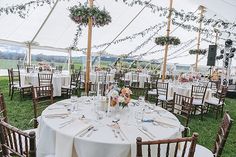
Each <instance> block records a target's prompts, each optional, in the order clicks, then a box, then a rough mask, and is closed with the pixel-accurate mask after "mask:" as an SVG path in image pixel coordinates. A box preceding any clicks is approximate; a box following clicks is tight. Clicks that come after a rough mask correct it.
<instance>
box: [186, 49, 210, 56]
mask: <svg viewBox="0 0 236 157" xmlns="http://www.w3.org/2000/svg"><path fill="white" fill-rule="evenodd" d="M206 52H207V50H206V49H199V50H197V49H193V50H190V51H189V54H190V55H193V54H199V55H205V54H206Z"/></svg>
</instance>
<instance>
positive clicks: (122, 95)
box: [107, 86, 132, 108]
mask: <svg viewBox="0 0 236 157" xmlns="http://www.w3.org/2000/svg"><path fill="white" fill-rule="evenodd" d="M108 90H109V91H108V94H107V95H108V96H110V97H111V104H110V105H111V106H112V107H114V106H116V105H117V104H119V106H121V107H122V108H124V107H127V106H128V103H129V102H130V99H131V98H130V95H131V94H132V91H131V90H130V89H129V88H124V87H123V88H122V89H119V88H117V87H113V86H112V87H109V89H108Z"/></svg>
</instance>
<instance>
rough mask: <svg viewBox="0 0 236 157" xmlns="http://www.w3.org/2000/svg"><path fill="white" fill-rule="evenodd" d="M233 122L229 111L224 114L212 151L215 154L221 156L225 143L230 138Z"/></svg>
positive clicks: (217, 156) (216, 156)
mask: <svg viewBox="0 0 236 157" xmlns="http://www.w3.org/2000/svg"><path fill="white" fill-rule="evenodd" d="M232 124H233V120H232V119H231V118H230V115H229V114H228V112H226V113H225V114H224V117H223V120H222V122H221V125H220V127H219V131H218V132H217V136H216V140H215V144H214V148H213V151H212V152H213V154H215V157H220V156H221V154H222V151H223V149H224V145H225V143H226V140H227V138H228V135H229V132H230V129H231V127H232Z"/></svg>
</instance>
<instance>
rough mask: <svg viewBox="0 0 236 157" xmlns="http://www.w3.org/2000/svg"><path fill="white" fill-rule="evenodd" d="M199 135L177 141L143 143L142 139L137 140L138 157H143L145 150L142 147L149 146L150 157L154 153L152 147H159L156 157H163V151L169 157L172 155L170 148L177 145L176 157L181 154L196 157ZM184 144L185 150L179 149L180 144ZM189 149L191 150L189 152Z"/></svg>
mask: <svg viewBox="0 0 236 157" xmlns="http://www.w3.org/2000/svg"><path fill="white" fill-rule="evenodd" d="M197 138H198V134H197V133H194V134H193V135H192V137H184V138H175V139H164V140H155V141H142V138H141V137H137V138H136V148H137V151H136V157H143V149H142V146H145V145H146V146H148V149H147V151H148V152H147V153H148V157H151V154H152V151H151V146H157V154H156V155H155V156H157V157H160V156H163V155H164V154H162V152H163V151H161V149H164V150H165V149H166V151H165V156H166V157H169V155H170V148H171V146H172V145H175V156H177V154H179V153H181V154H182V155H181V156H182V157H185V156H188V157H194V152H195V148H196V143H197ZM183 142H184V148H183V150H181V149H179V148H178V147H179V144H180V143H183ZM187 143H190V146H189V147H187ZM187 148H188V149H189V150H188V151H187Z"/></svg>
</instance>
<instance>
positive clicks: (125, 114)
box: [37, 97, 183, 157]
mask: <svg viewBox="0 0 236 157" xmlns="http://www.w3.org/2000/svg"><path fill="white" fill-rule="evenodd" d="M98 102H99V101H98V99H96V97H95V98H93V100H91V97H90V98H88V97H81V98H80V99H79V100H78V101H77V102H76V103H72V102H71V100H70V99H68V100H64V101H61V102H58V103H55V104H53V105H51V106H49V107H48V108H47V109H46V110H44V111H43V113H42V118H41V121H40V126H39V128H38V136H39V137H38V138H39V141H38V145H37V146H38V147H37V157H45V156H46V155H50V154H51V155H55V157H72V156H73V157H135V155H136V137H138V136H140V137H142V138H143V140H151V139H150V137H148V136H147V135H146V134H144V133H143V132H142V131H140V130H139V129H138V128H141V129H142V128H144V127H145V128H148V131H149V132H152V134H154V135H155V137H154V138H153V139H156V140H157V139H166V138H176V137H180V136H181V131H182V130H183V127H182V125H181V124H180V122H179V121H178V119H177V118H176V117H175V116H174V115H173V114H171V113H169V112H168V111H166V110H164V109H162V108H159V107H156V108H155V111H154V110H150V109H148V108H146V109H145V112H143V113H144V114H143V119H156V120H157V121H162V122H164V123H167V124H165V125H163V124H162V123H160V124H159V123H158V125H154V124H153V123H151V122H141V121H137V120H136V119H135V117H137V113H138V112H139V113H140V111H142V110H141V107H140V106H139V107H138V106H130V107H129V108H125V109H123V110H121V111H120V112H117V113H116V114H115V113H114V114H112V113H113V112H108V113H109V114H106V113H105V112H102V111H98V113H99V114H96V112H95V111H97V108H98V107H97V105H96V104H98ZM66 108H67V109H68V108H75V109H78V111H77V112H72V113H71V114H70V113H69V112H68V110H67V109H66ZM142 108H143V107H142ZM59 113H61V114H63V113H64V114H68V117H66V118H65V117H61V118H60V117H59V118H55V117H54V118H48V117H47V115H50V114H59ZM97 115H100V116H97ZM135 115H136V116H135ZM82 117H84V118H82ZM98 117H100V118H101V117H103V118H102V119H99V118H98ZM117 119H120V121H119V126H120V128H121V131H122V132H123V134H121V135H122V137H123V138H124V141H122V139H121V138H120V137H119V135H118V137H117V138H115V136H114V132H113V129H114V128H113V127H112V126H114V124H115V123H114V122H112V121H113V120H117ZM71 120H72V122H71V123H69V124H68V125H66V126H63V127H62V123H63V122H66V121H71ZM91 125H93V126H95V128H97V131H94V132H93V134H92V135H91V136H90V137H87V135H85V136H83V137H80V134H81V131H83V130H84V129H87V128H88V127H89V126H91Z"/></svg>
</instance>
